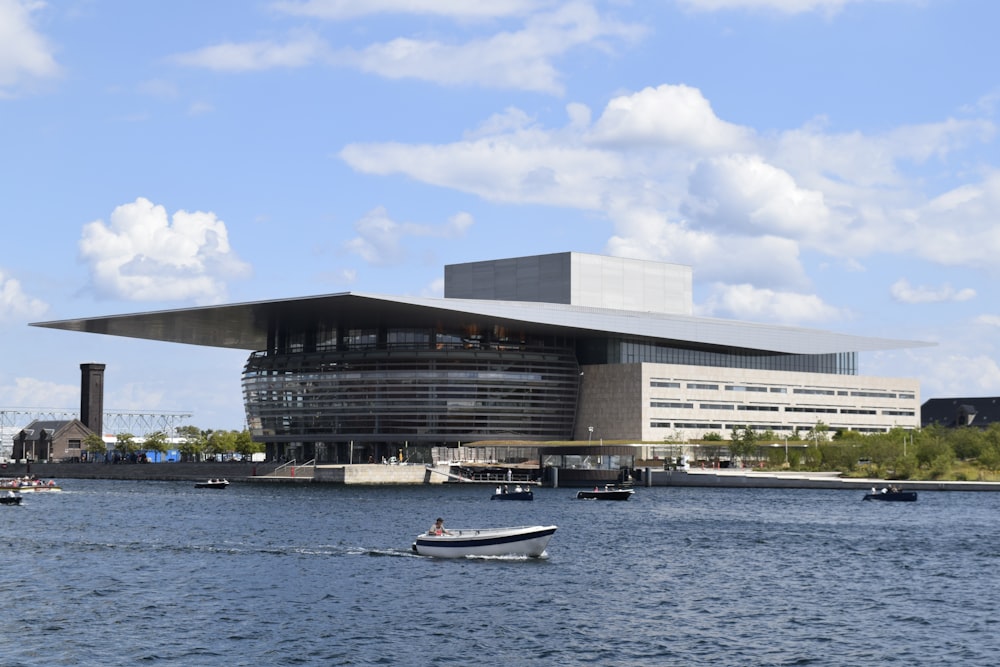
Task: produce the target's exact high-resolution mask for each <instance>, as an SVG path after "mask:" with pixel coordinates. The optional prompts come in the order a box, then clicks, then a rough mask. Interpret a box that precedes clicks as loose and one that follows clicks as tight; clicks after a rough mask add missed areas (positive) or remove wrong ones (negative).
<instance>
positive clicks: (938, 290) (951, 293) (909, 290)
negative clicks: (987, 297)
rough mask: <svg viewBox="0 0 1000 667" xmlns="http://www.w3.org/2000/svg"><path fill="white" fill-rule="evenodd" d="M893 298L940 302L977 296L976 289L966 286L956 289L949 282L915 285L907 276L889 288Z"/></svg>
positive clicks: (912, 301)
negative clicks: (932, 285)
mask: <svg viewBox="0 0 1000 667" xmlns="http://www.w3.org/2000/svg"><path fill="white" fill-rule="evenodd" d="M889 292H890V294H891V295H892V298H893V299H895V300H896V301H901V302H903V303H940V302H942V301H968V300H970V299H974V298H975V297H976V290H974V289H972V288H969V287H966V288H964V289H955V288H954V287H952V286H951V285H948V284H947V283H946V284H944V285H941V286H940V287H927V286H925V285H921V286H919V287H913V286H912V285H910V282H909V281H908V280H906V278H900V279H899V280H897V281H896V282H894V283H893V284H892V287H890V288H889Z"/></svg>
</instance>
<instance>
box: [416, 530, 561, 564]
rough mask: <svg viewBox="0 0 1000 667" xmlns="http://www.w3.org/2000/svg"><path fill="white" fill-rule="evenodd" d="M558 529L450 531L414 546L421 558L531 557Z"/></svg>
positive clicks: (419, 539)
mask: <svg viewBox="0 0 1000 667" xmlns="http://www.w3.org/2000/svg"><path fill="white" fill-rule="evenodd" d="M555 532H556V526H516V527H513V528H461V529H453V528H449V529H448V530H447V531H446V532H445V533H444V534H441V535H435V534H431V533H424V534H422V535H418V536H417V539H416V540H415V541H414V542H413V547H412V548H413V551H415V552H416V553H418V554H420V555H421V556H435V557H437V558H463V557H466V556H532V557H535V558H537V557H539V556H541V555H542V554H543V553H544V552H545V547H546V546H548V544H549V540H550V539H551V538H552V535H553V533H555Z"/></svg>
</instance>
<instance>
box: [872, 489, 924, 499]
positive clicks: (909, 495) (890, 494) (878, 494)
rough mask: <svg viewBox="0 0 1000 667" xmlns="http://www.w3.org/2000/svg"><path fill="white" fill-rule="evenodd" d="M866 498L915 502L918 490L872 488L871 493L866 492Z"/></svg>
mask: <svg viewBox="0 0 1000 667" xmlns="http://www.w3.org/2000/svg"><path fill="white" fill-rule="evenodd" d="M864 499H865V500H888V501H895V502H910V503H912V502H915V501H916V500H917V492H916V491H903V490H901V489H896V488H889V489H882V490H881V491H876V490H875V489H872V492H871V493H866V494H865V497H864Z"/></svg>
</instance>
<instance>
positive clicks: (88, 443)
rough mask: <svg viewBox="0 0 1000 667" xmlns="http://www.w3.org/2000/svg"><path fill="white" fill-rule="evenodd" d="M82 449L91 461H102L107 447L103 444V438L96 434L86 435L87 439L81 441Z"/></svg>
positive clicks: (106, 452)
mask: <svg viewBox="0 0 1000 667" xmlns="http://www.w3.org/2000/svg"><path fill="white" fill-rule="evenodd" d="M83 447H84V449H85V450H86V452H87V455H88V457H89V458H90V459H91V460H92V461H103V460H104V457H105V456H107V454H108V446H107V445H106V444H104V438H102V437H101V436H99V435H97V434H96V433H88V434H87V437H86V438H84V439H83Z"/></svg>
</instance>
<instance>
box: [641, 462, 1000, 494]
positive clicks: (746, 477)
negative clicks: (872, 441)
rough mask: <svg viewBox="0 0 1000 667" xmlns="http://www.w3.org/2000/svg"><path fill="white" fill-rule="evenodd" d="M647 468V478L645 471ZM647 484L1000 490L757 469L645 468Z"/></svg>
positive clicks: (997, 487) (998, 487)
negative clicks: (893, 486)
mask: <svg viewBox="0 0 1000 667" xmlns="http://www.w3.org/2000/svg"><path fill="white" fill-rule="evenodd" d="M647 471H648V473H649V476H648V482H647V481H646V477H645V473H646V472H647ZM643 473H644V477H643V484H644V485H647V486H706V487H720V488H758V489H849V490H857V491H870V490H871V489H872V487H875V488H882V487H883V486H887V485H889V484H894V485H896V486H899V487H902V488H904V489H905V490H907V491H1000V482H943V481H910V480H884V479H871V478H867V479H866V478H850V479H848V478H843V477H840V476H839V473H836V472H832V473H800V472H759V471H754V470H659V469H656V468H647V469H645V470H644V471H643Z"/></svg>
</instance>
